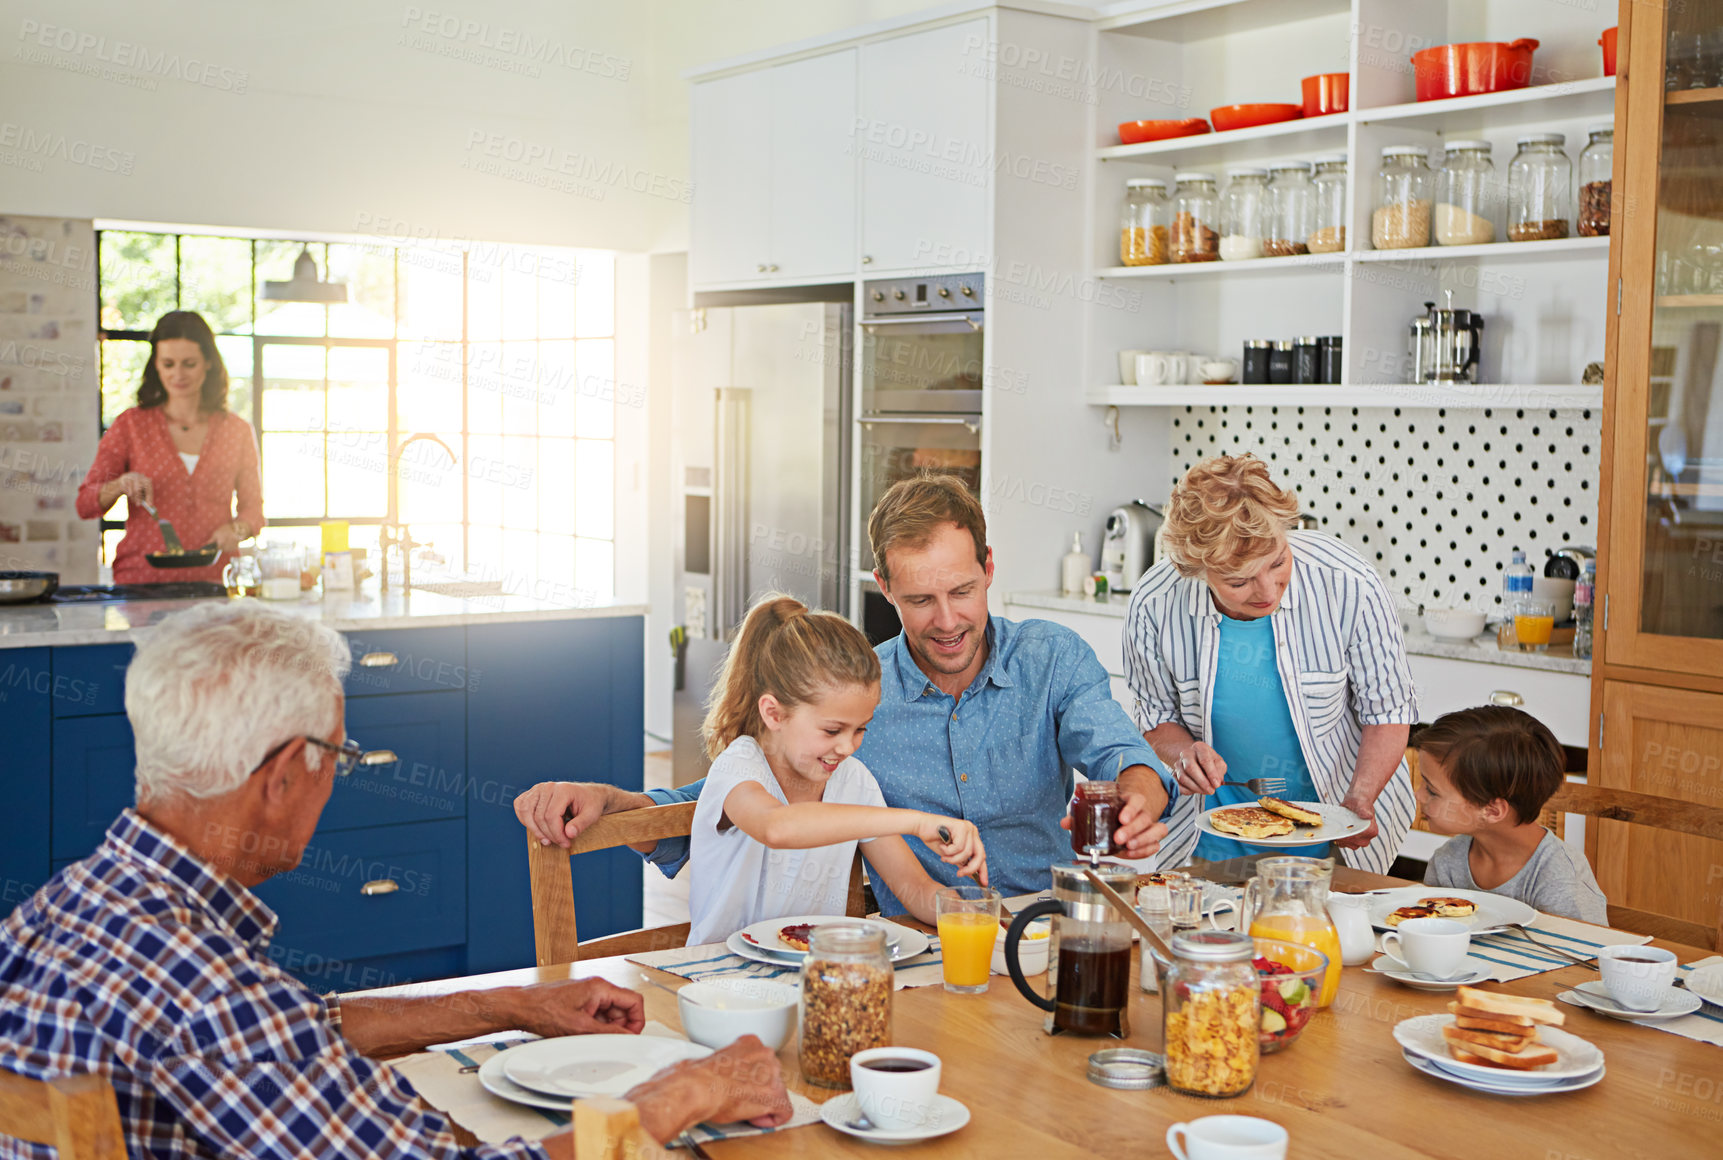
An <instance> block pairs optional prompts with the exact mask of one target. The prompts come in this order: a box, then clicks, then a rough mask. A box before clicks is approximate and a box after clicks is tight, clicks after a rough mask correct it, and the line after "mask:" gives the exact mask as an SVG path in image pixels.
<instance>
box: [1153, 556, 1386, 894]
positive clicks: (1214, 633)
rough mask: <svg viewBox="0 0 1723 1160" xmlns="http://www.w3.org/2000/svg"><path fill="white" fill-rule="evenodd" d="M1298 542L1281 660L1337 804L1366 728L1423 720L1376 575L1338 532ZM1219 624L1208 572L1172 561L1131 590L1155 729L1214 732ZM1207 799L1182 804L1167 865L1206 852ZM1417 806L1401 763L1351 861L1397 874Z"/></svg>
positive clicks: (1313, 760)
mask: <svg viewBox="0 0 1723 1160" xmlns="http://www.w3.org/2000/svg"><path fill="white" fill-rule="evenodd" d="M1287 540H1288V543H1289V544H1290V545H1291V548H1292V579H1291V581H1290V583H1289V584H1288V585H1287V588H1286V594H1285V596H1283V597H1282V598H1281V602H1280V607H1279V608H1277V609H1276V610H1275V611H1274V612H1273V613H1272V614H1271V619H1272V621H1273V623H1274V649H1275V660H1276V665H1277V667H1278V668H1279V670H1280V681H1281V687H1282V688H1283V689H1284V690H1285V691H1286V702H1287V707H1288V708H1289V709H1290V710H1291V711H1292V724H1293V728H1294V730H1295V731H1296V732H1297V734H1298V744H1299V748H1300V750H1302V751H1303V754H1304V761H1305V764H1306V765H1308V766H1309V768H1310V774H1311V777H1312V779H1313V780H1314V781H1315V783H1316V790H1317V794H1318V796H1320V797H1321V799H1322V800H1323V801H1325V802H1333V803H1338V802H1339V801H1340V799H1341V798H1343V797H1345V796H1346V791H1347V789H1348V788H1349V786H1350V785H1351V782H1352V774H1353V770H1354V769H1355V768H1356V766H1357V764H1358V747H1359V744H1360V743H1361V742H1362V740H1363V737H1364V726H1366V725H1390V724H1411V723H1412V722H1414V721H1416V720H1417V705H1416V699H1415V696H1414V692H1413V688H1412V672H1411V669H1410V668H1409V667H1408V665H1407V663H1406V646H1405V642H1404V641H1403V640H1402V639H1401V636H1400V620H1399V617H1397V616H1396V615H1395V612H1394V603H1393V601H1392V600H1391V599H1390V598H1389V596H1388V590H1387V588H1386V587H1384V586H1383V584H1382V578H1381V577H1380V576H1378V575H1377V574H1376V570H1375V569H1374V568H1372V567H1370V565H1369V564H1367V563H1366V562H1365V561H1364V558H1363V557H1362V556H1360V555H1359V554H1358V553H1357V552H1356V551H1354V550H1353V549H1352V548H1350V547H1348V546H1347V545H1345V544H1343V543H1341V542H1340V541H1339V540H1337V539H1334V538H1333V537H1331V536H1324V535H1321V534H1319V533H1316V532H1302V531H1294V532H1289V533H1288V534H1287ZM1220 619H1221V613H1220V611H1219V610H1218V609H1217V608H1216V607H1215V605H1214V600H1213V599H1212V597H1211V595H1210V593H1209V588H1208V585H1207V584H1206V583H1205V582H1204V581H1203V579H1202V578H1201V577H1184V576H1180V575H1179V574H1178V572H1177V570H1176V569H1174V568H1173V566H1172V563H1171V561H1168V560H1162V561H1161V562H1160V563H1158V564H1156V565H1155V566H1154V567H1153V568H1151V569H1150V570H1149V572H1148V573H1147V574H1146V575H1145V576H1144V577H1143V579H1142V581H1141V582H1140V583H1139V584H1138V585H1137V588H1136V590H1135V591H1134V592H1133V593H1132V594H1131V603H1130V607H1129V609H1128V611H1127V612H1126V614H1125V639H1124V646H1125V679H1126V680H1127V681H1128V682H1129V684H1130V687H1131V693H1132V695H1133V697H1134V701H1135V704H1134V706H1133V712H1134V713H1135V715H1136V720H1137V725H1138V726H1139V727H1140V728H1142V729H1143V730H1144V731H1145V732H1147V731H1148V730H1150V729H1153V728H1155V727H1156V726H1159V725H1163V724H1165V723H1166V722H1168V721H1176V722H1178V723H1179V724H1180V725H1182V726H1184V727H1185V729H1186V730H1188V731H1189V732H1190V735H1191V736H1192V737H1193V738H1194V739H1196V740H1198V741H1202V740H1205V739H1207V738H1209V737H1211V736H1212V735H1213V732H1214V730H1213V726H1212V713H1213V709H1214V685H1215V670H1216V666H1217V664H1218V662H1219V658H1220ZM1221 757H1222V758H1223V759H1224V758H1225V757H1226V754H1224V753H1222V754H1221ZM1229 773H1232V774H1233V775H1234V776H1237V775H1238V772H1237V771H1229ZM1198 800H1199V799H1198V798H1197V796H1196V795H1189V796H1186V797H1181V798H1180V799H1179V800H1178V802H1177V804H1176V806H1175V808H1174V810H1173V816H1172V818H1171V819H1170V820H1169V821H1168V823H1167V826H1168V829H1169V831H1170V832H1169V835H1168V838H1167V841H1165V842H1163V843H1162V844H1161V852H1160V854H1159V855H1158V856H1157V857H1158V860H1159V863H1160V864H1161V865H1165V866H1177V865H1179V864H1180V863H1182V862H1184V861H1186V860H1187V859H1188V858H1189V857H1190V854H1191V851H1192V850H1194V849H1195V848H1196V843H1197V827H1196V818H1197V802H1198ZM1416 809H1417V805H1416V802H1415V801H1414V800H1413V796H1412V778H1411V774H1410V773H1409V772H1408V770H1407V768H1406V763H1405V762H1404V761H1402V762H1401V763H1400V768H1399V769H1397V770H1396V771H1395V772H1394V775H1393V777H1392V778H1390V779H1389V781H1388V784H1387V785H1386V786H1384V787H1383V790H1382V793H1381V795H1380V796H1379V797H1378V798H1377V799H1376V824H1377V829H1378V834H1377V837H1376V838H1375V840H1373V841H1372V842H1371V843H1370V844H1369V845H1368V846H1364V847H1362V848H1361V849H1356V850H1341V851H1340V855H1341V857H1342V858H1344V859H1345V861H1346V863H1347V864H1348V865H1350V866H1353V867H1355V868H1357V869H1360V870H1369V871H1373V872H1374V873H1377V874H1385V873H1387V871H1388V867H1389V866H1391V865H1392V864H1393V862H1394V855H1395V854H1396V853H1397V852H1398V851H1399V849H1400V843H1401V842H1403V841H1404V840H1405V838H1406V831H1407V830H1409V829H1411V826H1412V817H1413V815H1414V813H1415V812H1416Z"/></svg>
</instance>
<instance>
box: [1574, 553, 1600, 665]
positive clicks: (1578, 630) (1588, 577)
mask: <svg viewBox="0 0 1723 1160" xmlns="http://www.w3.org/2000/svg"><path fill="white" fill-rule="evenodd" d="M1596 569H1597V565H1596V563H1595V562H1593V561H1591V560H1587V561H1586V562H1585V567H1584V569H1583V570H1581V572H1580V574H1579V579H1578V580H1576V581H1574V585H1573V655H1574V656H1576V657H1578V658H1579V659H1580V660H1590V659H1591V606H1592V601H1593V594H1594V593H1595V591H1596V589H1597V571H1596Z"/></svg>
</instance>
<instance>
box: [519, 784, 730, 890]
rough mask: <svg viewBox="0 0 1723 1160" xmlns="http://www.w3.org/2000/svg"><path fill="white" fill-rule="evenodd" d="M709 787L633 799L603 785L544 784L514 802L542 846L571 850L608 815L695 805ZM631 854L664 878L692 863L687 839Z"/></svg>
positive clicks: (639, 846) (640, 846)
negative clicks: (647, 807) (578, 840)
mask: <svg viewBox="0 0 1723 1160" xmlns="http://www.w3.org/2000/svg"><path fill="white" fill-rule="evenodd" d="M705 785H706V779H705V778H701V779H700V780H699V781H696V782H694V783H693V784H691V785H686V786H683V787H682V788H681V789H649V790H647V791H646V792H645V793H634V792H632V791H630V790H625V789H620V788H618V787H616V786H614V785H606V784H605V783H603V782H592V781H541V782H539V783H538V784H537V785H535V786H533V787H532V788H531V789H529V790H527V791H526V792H525V793H523V794H521V795H520V796H519V797H517V798H515V801H514V806H515V817H517V818H519V819H520V822H521V824H522V825H523V826H525V827H526V828H527V832H528V833H529V834H531V835H532V836H533V837H535V838H537V839H538V840H539V843H540V844H541V845H545V846H549V845H553V844H554V845H557V846H561V847H563V848H564V849H567V848H568V846H569V844H570V843H572V842H573V841H574V839H575V838H577V837H579V836H580V834H581V831H583V830H585V829H586V827H588V826H590V825H592V823H593V822H596V821H597V820H598V819H599V818H600V817H602V816H604V815H605V814H614V813H617V812H618V811H621V810H637V809H643V808H645V807H646V806H669V805H678V804H681V803H683V802H691V801H696V800H698V799H699V797H700V791H701V789H703V788H704V787H705ZM629 848H630V849H631V850H634V851H635V852H636V853H639V854H643V855H645V857H646V860H647V861H648V862H651V863H652V864H653V865H654V866H657V867H658V869H659V870H661V871H662V872H663V874H664V876H665V877H666V878H674V877H676V875H677V874H678V873H680V872H681V870H682V867H683V866H685V865H686V864H687V862H688V839H687V838H664V839H662V840H661V841H658V842H640V843H636V844H633V845H631V846H630V847H629Z"/></svg>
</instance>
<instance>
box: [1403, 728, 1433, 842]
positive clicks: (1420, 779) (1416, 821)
mask: <svg viewBox="0 0 1723 1160" xmlns="http://www.w3.org/2000/svg"><path fill="white" fill-rule="evenodd" d="M1406 768H1407V770H1408V771H1410V772H1411V774H1412V800H1413V801H1414V802H1415V803H1418V804H1417V808H1416V809H1415V811H1414V812H1413V814H1412V828H1413V829H1414V830H1423V831H1425V832H1426V833H1428V832H1429V830H1430V819H1428V818H1426V817H1425V816H1424V806H1423V804H1422V802H1421V801H1420V799H1419V795H1418V790H1419V789H1420V788H1422V786H1423V784H1424V774H1423V771H1422V770H1421V769H1420V768H1419V767H1418V751H1417V750H1416V749H1413V748H1412V747H1411V746H1407V747H1406Z"/></svg>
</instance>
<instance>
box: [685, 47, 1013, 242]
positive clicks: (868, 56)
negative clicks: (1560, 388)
mask: <svg viewBox="0 0 1723 1160" xmlns="http://www.w3.org/2000/svg"><path fill="white" fill-rule="evenodd" d="M987 42H988V31H987V20H986V19H985V18H983V19H979V20H970V21H965V22H964V23H962V24H952V25H947V26H946V27H944V28H935V29H931V30H929V31H927V32H917V33H912V34H910V35H907V36H899V37H895V38H893V39H890V40H882V41H876V42H875V43H872V44H867V45H864V46H863V47H862V50H861V52H862V59H861V110H860V115H859V116H858V117H857V119H856V122H855V128H854V136H853V144H854V149H855V151H856V152H857V153H858V154H860V156H861V160H862V167H861V168H862V186H861V190H862V192H861V205H862V212H861V219H862V227H861V229H862V235H861V238H862V240H861V255H862V257H861V261H862V264H863V266H864V269H863V271H862V272H863V274H864V275H866V274H869V273H871V272H873V271H876V270H895V269H906V268H910V267H924V266H968V265H978V264H980V263H982V262H984V261H985V260H986V256H987V253H988V245H987V239H988V236H989V232H988V207H989V199H990V196H991V188H992V186H991V180H990V179H991V176H992V165H991V164H990V160H991V157H992V155H993V149H992V134H991V133H990V132H989V125H988V87H989V81H988V76H989V73H988V56H987V54H986V52H985V51H984V46H985V45H986V44H987ZM695 197H696V198H698V197H699V191H698V186H696V192H695Z"/></svg>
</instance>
